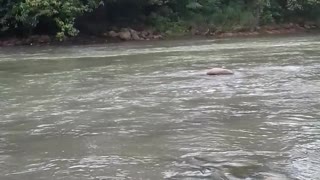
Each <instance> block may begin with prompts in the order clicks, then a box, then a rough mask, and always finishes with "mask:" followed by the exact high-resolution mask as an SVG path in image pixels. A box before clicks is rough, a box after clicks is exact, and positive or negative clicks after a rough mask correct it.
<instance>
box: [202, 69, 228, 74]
mask: <svg viewBox="0 0 320 180" xmlns="http://www.w3.org/2000/svg"><path fill="white" fill-rule="evenodd" d="M230 74H233V71H231V70H229V69H224V68H212V69H210V70H209V71H207V75H230Z"/></svg>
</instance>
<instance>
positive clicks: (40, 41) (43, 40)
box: [0, 23, 320, 47]
mask: <svg viewBox="0 0 320 180" xmlns="http://www.w3.org/2000/svg"><path fill="white" fill-rule="evenodd" d="M318 32H320V27H319V26H318V25H316V24H313V23H310V24H304V25H299V24H294V23H288V24H281V25H268V26H261V27H259V28H256V29H255V30H247V29H240V28H239V29H234V30H232V31H220V30H215V29H209V28H190V29H188V30H187V31H186V32H184V33H171V32H166V33H159V32H156V31H153V30H152V29H148V30H142V31H136V30H134V29H131V28H122V29H119V30H118V31H117V30H112V31H108V32H105V33H103V34H101V35H95V36H89V35H85V34H80V35H78V36H76V37H68V38H66V39H64V40H63V41H58V40H57V39H56V38H55V37H54V36H49V35H33V36H30V37H27V38H17V37H8V38H2V39H0V47H1V46H32V45H50V44H52V45H75V44H106V43H118V42H119V43H120V42H126V41H152V40H167V39H175V38H190V37H210V38H230V37H255V36H265V35H286V34H288V35H289V34H301V33H318Z"/></svg>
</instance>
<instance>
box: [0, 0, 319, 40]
mask: <svg viewBox="0 0 320 180" xmlns="http://www.w3.org/2000/svg"><path fill="white" fill-rule="evenodd" d="M99 4H100V5H101V6H103V7H105V12H106V13H105V14H109V15H108V16H109V17H110V19H112V20H113V21H112V23H116V22H117V21H123V19H124V21H127V22H128V23H130V22H132V23H136V21H134V20H136V19H143V20H142V21H140V23H146V24H147V25H151V26H153V27H154V28H156V29H157V30H158V31H161V32H172V33H174V32H176V33H183V32H185V31H186V30H187V29H188V27H190V26H197V25H199V26H203V25H205V26H209V27H215V28H216V29H221V30H234V29H238V28H252V27H256V26H259V25H264V24H270V23H279V22H285V21H290V20H295V19H306V20H312V21H319V22H320V0H0V35H1V33H2V34H3V33H7V32H13V33H15V32H16V31H17V30H20V31H22V32H23V33H25V34H32V33H33V31H34V30H35V29H36V28H37V27H38V25H39V24H41V22H44V21H43V20H46V21H45V22H49V23H50V25H51V27H52V26H55V27H56V29H57V30H55V32H56V36H57V38H58V39H59V40H63V39H64V38H65V37H66V36H76V35H77V34H78V33H79V30H77V29H76V28H75V26H74V24H75V23H74V22H75V19H76V18H77V17H79V16H81V15H83V14H84V13H86V12H89V11H92V10H94V9H95V8H96V7H98V5H99ZM101 6H100V7H101ZM113 7H116V8H113ZM100 9H101V8H100ZM100 16H102V15H100ZM141 17H143V18H141ZM114 21H116V22H114Z"/></svg>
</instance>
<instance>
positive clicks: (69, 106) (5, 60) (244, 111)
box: [0, 35, 320, 180]
mask: <svg viewBox="0 0 320 180" xmlns="http://www.w3.org/2000/svg"><path fill="white" fill-rule="evenodd" d="M221 66H225V67H227V68H229V69H232V70H234V72H235V74H234V75H231V76H206V75H205V70H206V69H208V68H210V67H221ZM0 179H1V180H109V179H110V180H113V179H115V180H131V179H132V180H140V179H141V180H148V179H150V180H158V179H170V180H187V179H192V180H193V179H202V180H207V179H208V180H209V179H213V180H239V179H245V180H256V179H257V180H259V179H261V180H286V179H289V180H291V179H294V180H295V179H297V180H319V179H320V36H319V35H305V36H297V37H260V38H249V39H242V38H237V39H224V40H184V41H183V40H172V41H159V42H142V43H124V44H108V45H93V46H92V45H91V46H67V47H65V46H60V47H54V46H44V47H7V48H1V49H0Z"/></svg>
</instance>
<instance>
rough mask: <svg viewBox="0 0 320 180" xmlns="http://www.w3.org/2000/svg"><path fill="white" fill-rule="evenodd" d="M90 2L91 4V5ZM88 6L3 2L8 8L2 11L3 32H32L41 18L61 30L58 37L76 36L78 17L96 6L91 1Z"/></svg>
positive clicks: (75, 0)
mask: <svg viewBox="0 0 320 180" xmlns="http://www.w3.org/2000/svg"><path fill="white" fill-rule="evenodd" d="M89 2H90V3H89ZM89 2H87V3H86V4H85V3H83V2H82V1H81V0H64V1H61V0H19V1H17V2H15V3H12V2H11V1H10V0H2V2H1V1H0V4H5V7H6V8H2V9H1V10H0V13H1V14H0V15H1V16H0V25H1V30H2V31H6V30H10V29H13V28H23V29H27V30H28V31H30V32H31V31H32V30H33V29H34V28H35V27H36V26H37V25H38V23H39V20H40V18H41V17H46V18H51V19H53V20H54V22H55V23H56V26H57V27H58V28H59V29H60V32H58V33H57V36H59V37H61V36H65V35H69V36H75V35H77V33H78V31H77V30H76V29H75V28H74V26H73V24H74V20H75V18H76V17H77V16H79V15H81V14H83V13H84V12H86V11H89V10H91V9H92V8H93V6H94V5H95V4H96V2H95V1H94V0H91V1H89Z"/></svg>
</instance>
